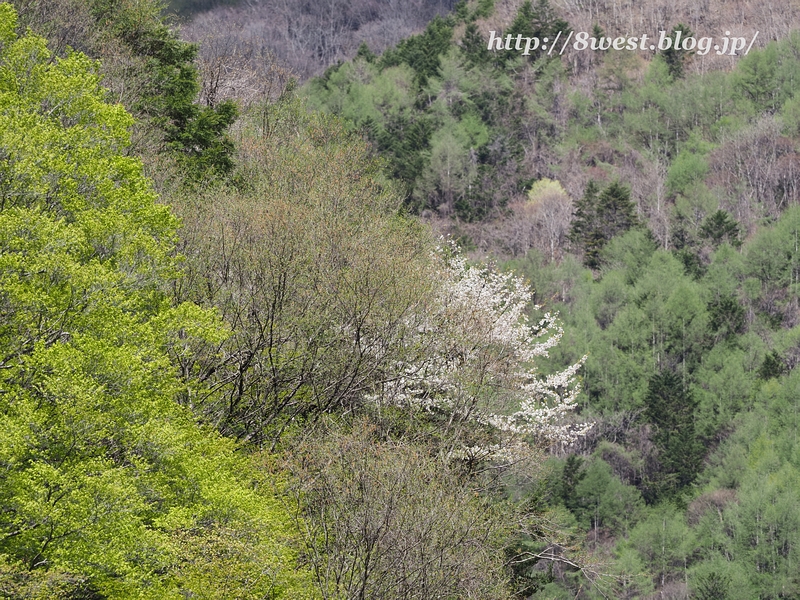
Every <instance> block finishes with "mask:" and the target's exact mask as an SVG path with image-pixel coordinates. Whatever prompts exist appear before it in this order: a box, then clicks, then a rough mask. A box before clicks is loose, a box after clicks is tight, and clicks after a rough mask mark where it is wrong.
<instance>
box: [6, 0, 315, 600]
mask: <svg viewBox="0 0 800 600" xmlns="http://www.w3.org/2000/svg"><path fill="white" fill-rule="evenodd" d="M15 29H16V15H15V12H14V10H13V9H12V8H11V7H10V5H9V4H6V3H2V4H0V148H2V149H3V151H2V171H1V172H2V173H3V175H2V185H1V186H0V366H1V367H2V368H1V369H0V415H2V423H3V436H2V438H0V465H2V472H3V476H2V478H0V514H2V515H3V517H2V519H0V565H2V566H0V572H2V573H3V577H0V579H3V582H2V584H0V586H2V587H0V589H2V590H3V592H2V593H3V594H4V595H6V594H9V595H11V597H15V596H16V597H36V595H37V594H39V595H41V594H44V593H48V594H52V595H57V594H59V593H62V592H63V593H64V594H65V595H69V597H92V598H99V597H113V598H133V597H158V598H179V597H185V596H187V595H189V596H192V595H196V594H203V595H204V597H207V598H225V597H241V598H255V597H263V596H264V594H267V593H272V594H278V595H282V594H285V595H287V596H288V597H302V596H303V595H310V594H311V592H307V591H306V590H307V589H308V579H306V574H305V572H304V571H302V570H300V571H295V570H294V563H295V553H294V552H293V550H292V548H291V542H292V538H293V535H294V530H293V527H292V525H291V521H290V519H289V516H288V514H285V512H284V509H283V507H282V506H281V504H280V503H279V501H278V500H277V498H276V497H275V495H274V494H273V493H272V492H271V491H269V490H270V489H271V487H272V485H273V484H274V483H276V482H274V481H273V478H271V477H266V476H263V475H261V474H260V473H259V472H258V470H257V469H255V468H254V465H253V464H251V462H250V460H249V459H248V458H247V457H246V456H243V455H241V454H239V453H237V452H236V446H235V444H234V443H233V442H232V441H230V440H226V439H224V438H222V437H220V436H219V435H218V434H216V433H214V432H212V431H210V430H208V429H207V428H205V427H201V426H199V425H198V424H197V417H196V416H195V415H194V414H192V413H191V412H190V410H189V409H188V408H186V407H181V406H179V405H178V404H177V402H176V398H177V397H178V396H179V395H180V394H181V393H184V394H185V393H186V391H187V389H189V388H191V389H195V390H198V389H199V388H200V387H201V386H200V385H199V384H197V382H196V381H193V380H192V379H191V375H192V374H191V373H186V374H185V375H186V376H187V378H186V379H181V378H180V377H179V376H178V373H177V371H176V369H175V362H173V359H174V358H175V357H177V356H184V355H187V354H191V352H192V347H193V345H194V344H195V343H197V342H199V341H200V340H206V341H207V342H212V341H216V342H220V341H221V340H222V339H224V337H225V336H226V335H227V334H226V331H225V328H224V327H223V326H222V325H221V323H220V322H219V321H218V319H217V317H216V316H215V315H214V314H213V313H211V312H208V311H204V310H201V309H200V308H198V307H197V306H195V305H192V304H188V303H184V304H180V305H172V304H171V303H170V302H169V300H168V297H167V296H166V293H165V289H166V287H167V285H168V284H169V283H170V282H171V281H174V280H175V278H176V276H177V275H178V267H179V263H178V261H177V260H176V259H175V241H176V229H177V220H176V219H175V217H174V216H172V215H171V213H170V211H169V210H168V208H167V207H166V206H164V205H161V204H158V203H157V202H156V197H155V194H154V193H153V192H152V190H151V188H150V185H149V183H148V181H147V179H145V177H144V176H143V175H142V167H141V164H140V162H139V161H138V160H136V159H134V158H131V157H128V156H125V155H124V150H125V148H126V146H127V144H128V142H129V133H128V128H129V127H130V126H131V123H132V119H131V117H130V116H129V115H128V114H127V113H126V112H125V110H124V108H123V107H122V106H121V105H119V104H117V105H111V104H107V103H106V102H105V98H106V92H105V90H103V89H102V88H101V87H100V86H99V76H98V75H97V65H96V64H95V63H93V62H92V61H90V60H89V59H88V58H86V56H84V55H82V54H79V53H71V54H70V55H68V56H67V57H66V58H53V57H51V55H50V54H49V52H48V50H47V47H46V44H45V41H44V40H43V39H41V38H39V37H36V36H34V35H31V34H29V35H27V36H24V37H19V38H18V37H17V36H16V34H15ZM253 482H258V486H257V487H256V486H253V485H252V484H253ZM200 547H207V548H209V551H208V553H205V554H204V556H203V559H202V560H201V561H196V560H194V556H195V555H194V553H195V552H196V549H197V548H200ZM212 549H213V550H212ZM223 556H224V557H225V558H224V559H223V558H221V557H223ZM223 560H224V561H225V562H226V576H225V577H217V576H214V571H215V569H216V570H217V572H218V571H219V569H220V567H221V565H220V563H221V562H222V561H223ZM9 572H10V573H11V575H10V583H8V581H9V580H8V579H6V578H5V574H6V573H9ZM40 584H41V585H40ZM8 586H11V588H9V587H8ZM14 586H16V590H15V589H13V588H14ZM37 586H40V587H39V590H43V591H40V592H37V591H35V589H36V587H37Z"/></svg>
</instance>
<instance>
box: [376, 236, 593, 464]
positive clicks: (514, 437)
mask: <svg viewBox="0 0 800 600" xmlns="http://www.w3.org/2000/svg"><path fill="white" fill-rule="evenodd" d="M436 260H437V262H438V268H437V275H438V277H439V278H440V285H439V286H438V292H437V293H436V294H435V296H434V299H433V301H432V302H430V303H428V304H426V305H425V306H424V307H421V309H420V311H418V313H417V314H416V315H415V317H414V319H413V322H412V320H409V329H410V332H409V334H408V335H407V337H406V339H405V340H404V343H405V344H406V352H405V353H404V355H405V356H407V358H406V359H405V360H404V361H403V362H402V364H400V365H398V370H397V373H398V374H397V376H396V377H394V378H390V379H389V380H388V382H386V383H384V384H383V385H382V387H381V389H380V391H379V392H378V393H376V394H374V395H373V396H371V397H370V399H371V400H373V401H375V402H377V403H378V405H379V406H387V405H394V406H398V407H403V408H405V409H408V410H411V411H417V412H425V413H428V414H430V415H432V416H438V417H439V420H440V421H441V422H442V423H443V424H444V427H445V428H446V429H447V430H448V431H449V432H450V433H451V436H450V438H451V439H452V440H453V442H452V444H451V447H450V452H451V453H453V454H454V455H456V456H461V457H465V458H469V459H473V460H474V459H478V460H499V461H506V460H513V459H514V458H515V457H516V456H519V455H520V453H522V452H524V451H525V450H526V449H527V448H530V447H531V445H536V446H550V445H553V444H569V443H571V442H573V441H574V440H576V439H577V438H578V437H580V436H582V435H584V434H585V433H586V432H587V431H588V430H589V428H590V427H591V425H590V424H577V425H576V424H574V423H567V422H566V421H565V417H566V416H567V414H568V413H569V412H570V411H573V410H574V409H575V408H576V399H577V396H578V393H579V391H580V385H579V383H578V382H577V380H576V373H577V371H578V369H579V368H580V367H581V365H582V364H583V359H582V360H581V361H579V362H577V363H576V364H574V365H572V366H570V367H569V368H567V369H565V370H563V371H561V372H558V373H554V374H550V375H546V376H545V375H542V374H540V373H539V372H538V370H537V367H536V363H537V359H539V358H541V357H544V356H547V352H548V350H549V349H550V348H552V347H553V346H555V345H556V344H558V342H559V340H560V339H561V336H562V334H563V330H562V329H561V327H560V326H559V324H558V321H557V318H556V317H557V315H555V314H551V313H545V314H544V315H543V317H542V318H541V320H539V321H538V322H537V323H531V322H529V319H528V317H527V314H526V313H527V309H528V307H529V306H530V303H531V301H532V291H531V289H530V287H529V286H528V285H527V284H526V283H525V282H524V281H523V280H522V279H521V278H519V277H517V276H515V275H514V274H511V273H501V272H498V271H496V270H493V269H491V268H489V267H485V266H476V265H470V264H469V263H468V262H467V260H466V259H465V258H464V257H463V256H461V255H460V253H459V252H458V250H457V249H456V248H455V246H453V245H443V246H441V247H440V248H439V250H438V252H437V257H436ZM534 308H535V309H537V310H538V309H539V307H538V306H535V307H534ZM584 358H585V357H584Z"/></svg>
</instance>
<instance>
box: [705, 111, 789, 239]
mask: <svg viewBox="0 0 800 600" xmlns="http://www.w3.org/2000/svg"><path fill="white" fill-rule="evenodd" d="M710 167H711V173H710V174H709V178H708V183H709V184H710V185H711V186H712V187H717V188H719V189H721V190H722V191H723V194H721V196H722V201H721V205H722V208H724V209H725V210H727V211H728V212H730V213H731V214H732V215H734V217H735V218H736V220H737V221H739V222H740V223H742V225H743V226H744V227H745V228H746V229H748V230H752V228H753V227H754V226H755V225H756V222H757V221H758V220H759V219H761V218H762V217H777V216H778V215H779V214H780V213H781V212H782V211H783V210H784V209H785V208H786V207H787V206H789V205H791V204H796V203H797V202H798V200H800V187H799V186H798V178H800V154H798V153H797V151H796V150H795V145H794V143H793V142H792V140H791V139H789V138H787V137H785V136H783V135H782V134H781V131H780V125H779V124H778V123H777V121H776V120H775V118H774V117H765V118H763V119H762V120H760V121H758V122H757V123H756V124H755V125H753V126H752V127H750V128H748V129H746V130H744V131H741V132H737V133H735V134H733V135H732V136H730V137H729V138H728V139H727V140H725V141H724V142H723V144H722V147H720V148H719V149H718V150H716V151H715V152H714V153H713V154H712V156H711V161H710Z"/></svg>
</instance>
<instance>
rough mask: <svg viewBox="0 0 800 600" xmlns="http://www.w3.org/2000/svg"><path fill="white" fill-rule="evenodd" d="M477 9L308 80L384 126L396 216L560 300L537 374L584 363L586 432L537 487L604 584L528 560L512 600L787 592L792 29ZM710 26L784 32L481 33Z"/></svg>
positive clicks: (763, 21)
mask: <svg viewBox="0 0 800 600" xmlns="http://www.w3.org/2000/svg"><path fill="white" fill-rule="evenodd" d="M488 6H491V5H490V4H486V3H467V4H464V3H461V4H459V5H458V6H457V7H456V9H455V10H454V12H453V14H452V15H450V16H448V17H447V18H442V19H438V20H435V21H433V22H431V24H430V25H429V26H428V27H427V29H426V30H425V31H424V32H422V33H421V34H419V35H417V36H415V37H412V38H410V39H408V40H406V41H404V42H402V43H401V44H400V45H398V46H397V47H396V48H395V49H392V50H389V51H386V52H384V53H383V54H381V55H380V56H376V55H374V54H372V53H370V52H368V51H367V50H366V49H363V50H362V51H359V55H358V56H357V57H355V58H354V59H353V60H352V61H351V62H347V63H344V64H342V65H339V66H335V67H332V68H330V69H328V70H327V71H326V73H325V74H324V75H323V76H322V77H319V78H317V79H313V80H311V81H310V82H309V83H308V84H307V86H306V88H305V89H306V93H307V95H308V97H309V98H310V101H311V103H312V105H313V106H316V107H318V108H320V109H322V110H326V111H330V112H334V113H336V114H340V115H342V116H344V117H346V118H347V119H348V120H350V122H351V123H353V126H354V127H355V128H356V129H358V130H359V131H362V132H364V134H365V135H366V136H367V137H368V138H369V139H370V140H371V141H372V143H373V146H374V148H376V150H377V152H378V153H379V154H380V155H382V156H384V157H385V158H386V160H387V161H388V165H389V168H390V170H391V171H390V172H391V173H392V175H393V176H394V177H395V178H396V179H397V180H399V181H403V182H404V183H405V185H406V192H407V194H406V207H407V209H408V210H409V212H412V213H416V214H420V215H421V216H422V217H423V219H424V220H426V221H427V222H429V223H431V224H432V225H433V226H434V228H435V229H437V230H439V231H442V232H444V233H449V234H451V235H453V236H455V237H456V238H457V239H458V240H459V242H460V243H461V244H462V245H463V246H464V247H465V248H467V249H470V250H471V251H472V253H473V254H474V255H476V256H483V257H486V256H489V257H493V258H495V259H496V260H500V261H502V262H503V263H504V264H505V265H506V266H507V268H509V269H513V270H514V271H515V272H517V273H521V274H524V275H525V276H526V277H527V278H528V279H529V280H530V282H531V284H532V287H533V288H534V289H535V290H536V295H535V301H536V302H537V304H541V305H543V306H544V307H546V309H547V310H557V311H559V313H560V315H561V318H562V321H563V326H564V329H565V337H564V339H563V340H562V343H561V344H559V346H558V347H556V348H555V349H554V350H553V351H552V352H551V353H550V356H549V358H548V359H547V363H546V364H548V365H549V366H550V369H558V368H564V367H566V366H568V365H570V364H573V363H575V361H577V360H579V359H580V358H581V357H582V356H584V355H586V356H587V358H586V362H585V364H584V367H583V369H582V371H581V374H582V383H583V394H582V395H581V400H580V403H581V414H580V419H581V420H588V421H592V422H594V424H595V426H594V428H593V429H592V430H591V431H590V432H589V433H588V435H586V436H584V437H582V438H581V439H580V440H579V441H578V442H577V443H576V444H573V445H572V446H571V447H568V448H565V447H560V448H559V450H558V452H557V455H558V457H557V458H556V457H554V458H551V459H550V461H549V464H550V465H551V467H552V469H553V470H552V471H551V474H550V475H549V476H548V482H547V483H546V484H544V485H543V487H541V488H540V489H539V491H538V492H537V493H536V494H537V495H536V496H535V497H536V498H538V501H539V502H543V503H544V504H546V505H549V506H551V507H562V508H563V509H565V510H566V511H567V514H568V516H569V519H571V521H570V522H571V527H573V528H574V529H573V532H574V535H576V536H577V539H578V540H580V541H579V542H578V546H579V547H581V548H582V549H583V551H584V552H586V553H587V555H586V556H587V557H590V558H586V559H585V560H588V561H589V562H596V563H601V564H603V565H605V567H604V569H605V570H604V572H605V573H606V574H607V575H608V576H609V577H608V578H603V577H601V578H599V580H597V582H596V585H595V587H594V588H593V589H592V588H591V586H587V584H586V581H585V577H584V575H585V572H586V571H585V569H584V570H583V571H582V572H581V571H576V570H574V565H573V566H572V567H570V566H569V565H570V563H569V562H568V561H566V560H565V559H563V557H561V558H555V560H538V561H533V562H534V563H535V565H534V566H532V567H530V566H529V567H526V568H525V569H516V570H515V574H516V577H517V582H518V584H520V585H522V584H521V582H522V581H525V584H524V585H527V587H524V586H523V588H521V589H524V592H522V594H523V596H525V597H528V596H532V597H536V598H539V597H541V598H556V597H557V598H561V597H564V598H575V597H594V596H595V595H599V596H603V595H606V596H610V597H625V598H634V597H637V598H638V597H650V596H651V595H653V594H657V597H659V598H686V597H696V598H743V599H744V598H788V597H795V596H796V595H797V594H799V593H800V580H798V578H797V575H796V564H797V563H796V560H797V558H798V551H799V550H800V529H799V528H798V522H797V520H796V516H795V515H796V514H797V510H798V501H797V473H796V469H797V463H796V461H795V459H794V457H795V455H796V448H795V442H794V441H792V440H794V439H795V436H796V428H797V422H796V414H795V413H796V410H795V408H793V407H795V404H796V399H795V398H794V397H795V396H796V395H797V390H796V389H795V387H794V386H795V384H794V379H795V372H794V367H795V366H796V364H797V357H796V355H797V349H796V348H795V346H796V345H797V343H796V341H795V338H796V336H797V332H796V331H795V329H796V326H797V324H798V314H799V313H798V297H797V290H796V289H795V288H796V278H797V276H798V271H797V265H796V262H797V252H798V246H797V233H798V226H800V221H798V219H800V213H798V208H797V204H798V198H797V181H798V166H800V160H798V159H800V156H799V155H798V141H800V139H799V137H798V134H799V133H800V130H798V127H797V123H796V118H797V117H796V112H797V111H796V108H795V102H796V97H797V96H796V92H797V81H798V73H800V38H799V37H798V34H797V33H793V32H790V31H789V28H788V27H787V28H782V27H781V26H779V23H778V21H777V20H775V18H774V15H772V14H771V13H769V12H764V13H761V14H756V12H755V11H754V7H752V6H746V5H744V4H742V5H738V6H737V7H733V6H732V5H730V4H726V5H724V6H722V5H720V6H716V7H713V8H712V7H709V10H708V11H703V13H702V14H701V13H698V12H692V11H691V10H689V8H688V7H685V8H684V7H681V6H679V5H675V6H673V8H672V9H671V10H672V12H671V13H669V14H672V15H674V17H672V18H673V19H674V20H665V16H666V15H667V13H663V12H662V13H660V14H658V13H657V12H656V10H655V4H645V5H642V6H638V7H636V9H634V7H632V6H627V7H621V8H620V10H619V12H618V13H616V16H614V17H613V18H612V15H610V14H609V13H608V12H604V10H602V9H599V7H595V9H594V15H597V16H596V17H595V16H593V15H592V17H590V19H592V20H590V19H587V12H586V8H587V7H585V6H584V7H579V6H560V7H559V6H558V5H557V3H555V2H554V3H551V4H548V3H547V2H543V1H540V2H537V3H530V2H525V3H519V4H517V5H516V6H515V7H514V8H513V9H511V8H509V6H508V5H506V4H501V3H497V4H496V6H494V9H493V10H488V9H487V7H488ZM607 8H608V7H606V9H607ZM559 9H560V10H559ZM589 9H590V11H591V10H592V7H589ZM793 10H794V9H793V8H791V7H788V12H787V13H785V14H786V15H787V16H788V21H789V22H792V20H793V19H794V16H793V15H794V13H793V12H792V11H793ZM595 19H596V20H595ZM783 23H784V24H785V23H786V21H783ZM720 25H722V27H723V28H729V29H736V30H737V31H736V34H737V35H746V34H747V32H751V33H752V31H754V30H759V32H760V35H763V33H764V32H765V31H771V32H772V33H771V34H768V35H769V36H770V37H768V38H766V39H764V38H762V41H763V42H764V43H765V44H766V45H765V46H764V47H762V48H758V49H754V50H751V51H750V52H749V53H748V55H747V56H737V57H734V58H732V57H730V56H727V57H721V56H713V53H712V55H708V56H698V55H696V54H694V53H690V52H677V53H676V52H659V51H656V52H638V53H636V52H624V51H613V50H607V51H602V50H597V51H593V52H592V51H590V52H583V53H581V52H577V51H575V49H574V48H570V49H568V50H567V52H565V53H564V56H563V57H552V56H548V55H547V53H545V52H543V51H541V50H540V51H539V52H538V54H537V53H536V52H532V53H531V54H530V56H529V57H525V56H521V54H522V53H521V52H514V51H512V52H508V51H503V50H496V49H494V50H487V46H488V39H489V35H488V32H489V31H502V32H503V35H506V34H507V33H511V34H512V40H513V38H514V37H515V36H516V34H517V33H520V34H522V35H523V36H536V37H538V38H542V37H545V36H550V38H551V39H552V38H554V37H555V35H556V34H557V32H559V31H561V32H569V31H580V30H583V31H588V32H591V35H593V36H595V37H596V38H601V37H602V36H608V39H609V40H610V38H613V37H616V36H617V35H620V34H622V35H625V34H627V35H631V34H632V32H636V33H641V32H640V31H639V30H638V29H636V27H640V28H641V30H642V32H647V31H653V30H657V29H658V28H662V29H667V30H668V31H670V30H671V31H672V33H673V35H674V33H675V32H676V31H678V30H680V31H681V32H682V34H683V35H685V36H691V35H695V36H704V35H714V29H716V28H717V27H719V26H720ZM565 35H566V33H565ZM770 38H775V39H776V41H770ZM767 42H769V43H767ZM433 54H436V55H438V56H437V58H436V59H433V58H432V55H433ZM793 415H794V416H793ZM556 548H558V546H557V545H555V546H551V547H550V551H556V552H557V550H556ZM538 558H540V559H542V558H550V559H553V558H554V557H548V556H546V553H545V554H544V555H543V554H539V555H538ZM599 570H600V571H603V568H600V569H599ZM654 597H655V596H654Z"/></svg>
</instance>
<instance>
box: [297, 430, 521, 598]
mask: <svg viewBox="0 0 800 600" xmlns="http://www.w3.org/2000/svg"><path fill="white" fill-rule="evenodd" d="M372 433H373V432H371V431H370V428H369V426H368V425H367V424H366V423H364V422H361V423H357V424H356V425H355V428H354V431H353V432H352V433H342V432H340V431H336V430H335V429H334V430H331V429H327V430H325V431H320V432H319V433H318V434H317V435H314V436H312V437H309V438H308V439H307V440H306V441H305V442H304V443H302V444H299V445H298V446H297V447H296V449H295V450H294V451H293V452H291V453H290V454H289V455H288V460H287V463H286V466H287V467H288V469H289V471H290V472H291V473H292V474H293V475H294V476H295V477H294V480H295V481H298V482H301V483H299V484H298V487H297V488H296V490H295V491H296V493H297V497H298V499H299V500H300V503H301V505H302V507H303V510H302V512H301V513H300V514H299V515H298V522H299V523H300V525H301V527H302V528H304V533H305V535H304V542H305V547H304V554H303V555H304V557H305V559H306V560H307V561H308V562H309V563H310V565H311V567H312V569H313V571H314V574H315V576H316V578H317V580H318V582H319V588H320V589H321V590H322V593H323V596H324V597H325V598H326V599H327V598H331V599H333V598H336V599H339V598H346V599H348V600H351V599H352V600H358V599H363V598H381V599H383V600H394V599H401V598H402V599H404V600H414V599H419V600H423V599H429V598H482V599H486V600H491V599H500V598H508V597H509V596H508V592H507V588H506V585H505V584H506V578H505V575H504V572H503V566H504V565H503V563H504V559H503V556H502V552H501V550H500V546H501V540H502V538H503V536H504V535H505V534H506V533H507V532H506V529H505V528H506V526H507V525H506V524H503V521H502V519H501V518H500V517H501V514H500V508H501V507H500V506H498V505H495V506H492V505H491V503H490V502H489V501H488V500H487V499H486V498H485V497H484V496H481V495H479V494H477V493H475V491H474V490H472V489H470V487H469V485H467V484H465V483H464V481H463V480H462V479H460V478H459V477H458V476H457V475H456V474H454V473H453V472H451V471H450V470H449V467H448V465H446V464H442V463H440V462H439V461H436V460H434V459H431V458H430V457H429V456H427V455H426V453H425V452H424V451H421V450H420V449H419V448H415V447H413V446H411V445H409V444H407V443H401V442H397V441H383V442H380V441H376V440H375V439H373V435H372ZM506 523H508V521H506Z"/></svg>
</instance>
